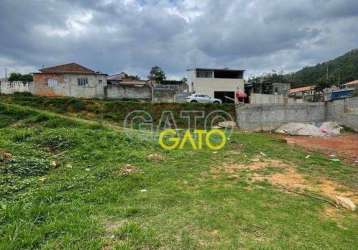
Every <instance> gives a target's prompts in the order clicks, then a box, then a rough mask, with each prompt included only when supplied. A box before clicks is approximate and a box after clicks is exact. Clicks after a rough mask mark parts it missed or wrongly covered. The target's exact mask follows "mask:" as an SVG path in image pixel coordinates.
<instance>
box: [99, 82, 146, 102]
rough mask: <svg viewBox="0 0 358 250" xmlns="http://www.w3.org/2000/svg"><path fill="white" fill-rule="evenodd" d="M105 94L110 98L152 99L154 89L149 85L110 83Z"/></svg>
mask: <svg viewBox="0 0 358 250" xmlns="http://www.w3.org/2000/svg"><path fill="white" fill-rule="evenodd" d="M105 95H106V98H108V99H133V100H151V99H152V90H151V88H150V87H149V86H143V87H136V86H125V85H108V86H107V87H106V88H105Z"/></svg>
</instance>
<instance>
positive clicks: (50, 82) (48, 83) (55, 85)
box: [47, 79, 58, 88]
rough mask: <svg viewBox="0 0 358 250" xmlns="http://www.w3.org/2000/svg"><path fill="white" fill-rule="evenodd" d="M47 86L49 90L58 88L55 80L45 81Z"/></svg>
mask: <svg viewBox="0 0 358 250" xmlns="http://www.w3.org/2000/svg"><path fill="white" fill-rule="evenodd" d="M47 86H49V87H50V88H54V87H57V86H58V81H57V80H55V79H48V80H47Z"/></svg>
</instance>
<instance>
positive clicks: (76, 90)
mask: <svg viewBox="0 0 358 250" xmlns="http://www.w3.org/2000/svg"><path fill="white" fill-rule="evenodd" d="M78 78H87V79H88V85H85V86H78V82H77V79H78ZM64 79H65V85H67V86H66V87H67V95H68V96H73V97H82V98H104V97H105V94H104V88H105V87H106V86H107V77H106V76H104V75H72V74H71V75H65V77H64ZM100 80H102V83H99V81H100ZM59 91H60V92H61V93H62V91H61V90H59Z"/></svg>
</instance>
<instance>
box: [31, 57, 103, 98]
mask: <svg viewBox="0 0 358 250" xmlns="http://www.w3.org/2000/svg"><path fill="white" fill-rule="evenodd" d="M33 77H34V83H33V90H32V93H33V94H34V95H40V96H73V97H82V98H104V97H105V92H104V89H105V87H106V86H107V75H106V74H103V73H101V72H96V71H94V70H91V69H88V68H86V67H84V66H82V65H79V64H77V63H69V64H64V65H58V66H54V67H49V68H42V69H40V70H39V72H38V73H34V74H33Z"/></svg>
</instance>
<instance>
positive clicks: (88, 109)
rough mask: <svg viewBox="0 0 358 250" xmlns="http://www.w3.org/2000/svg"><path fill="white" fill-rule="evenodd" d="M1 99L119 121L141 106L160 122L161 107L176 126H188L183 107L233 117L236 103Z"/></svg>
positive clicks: (20, 96) (23, 96) (20, 95)
mask: <svg viewBox="0 0 358 250" xmlns="http://www.w3.org/2000/svg"><path fill="white" fill-rule="evenodd" d="M0 100H1V101H2V102H7V103H15V104H19V105H23V106H29V107H34V108H39V109H46V110H50V111H53V112H57V113H66V114H71V115H72V116H76V117H82V118H86V119H103V120H106V121H110V122H116V123H122V124H123V121H124V120H125V118H126V116H127V114H128V113H130V112H132V111H136V110H143V111H146V112H148V113H150V114H151V116H152V118H153V122H155V123H156V124H158V123H159V120H160V119H161V116H162V112H163V111H171V112H172V113H173V116H174V118H175V120H176V123H177V125H178V126H187V119H185V118H181V117H180V112H181V111H183V110H195V111H199V112H205V114H208V113H210V112H212V111H216V110H218V109H219V110H222V111H225V112H227V113H228V114H230V115H231V116H232V117H235V107H234V105H232V104H223V105H213V104H197V103H196V104H192V103H182V104H171V103H154V104H151V103H141V102H130V101H128V102H124V101H108V100H98V99H90V100H86V99H78V98H72V97H53V98H48V97H41V96H33V95H31V94H26V93H25V94H24V93H17V94H15V95H0ZM203 123H204V120H203V119H202V120H200V119H199V120H198V124H197V125H198V126H200V127H203Z"/></svg>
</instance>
